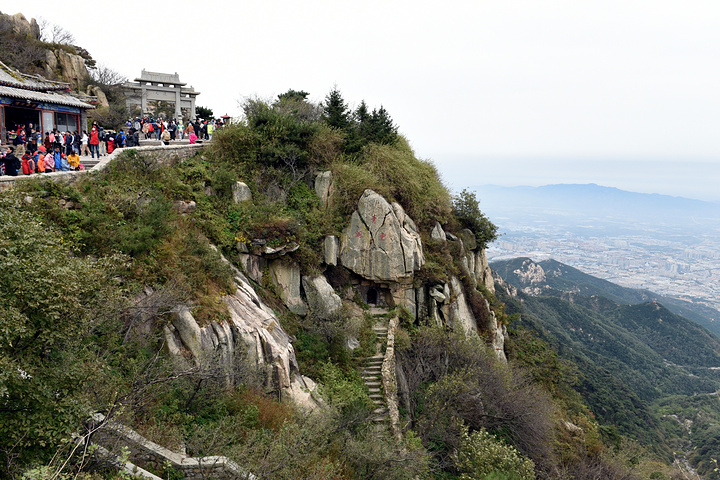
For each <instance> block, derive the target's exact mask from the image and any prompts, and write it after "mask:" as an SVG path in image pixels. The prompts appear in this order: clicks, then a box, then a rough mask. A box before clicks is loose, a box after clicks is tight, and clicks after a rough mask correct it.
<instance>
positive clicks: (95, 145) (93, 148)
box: [88, 125, 100, 158]
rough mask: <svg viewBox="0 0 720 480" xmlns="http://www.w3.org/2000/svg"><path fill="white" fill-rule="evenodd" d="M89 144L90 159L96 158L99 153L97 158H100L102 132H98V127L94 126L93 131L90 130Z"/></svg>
mask: <svg viewBox="0 0 720 480" xmlns="http://www.w3.org/2000/svg"><path fill="white" fill-rule="evenodd" d="M88 143H89V144H90V157H92V158H95V154H96V153H97V158H100V132H98V129H97V125H93V126H92V129H90V140H89V141H88Z"/></svg>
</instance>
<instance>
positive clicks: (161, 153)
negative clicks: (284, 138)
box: [0, 143, 208, 190]
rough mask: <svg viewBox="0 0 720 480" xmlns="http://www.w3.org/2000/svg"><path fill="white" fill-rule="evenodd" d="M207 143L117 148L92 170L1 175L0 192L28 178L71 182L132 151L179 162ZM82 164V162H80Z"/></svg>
mask: <svg viewBox="0 0 720 480" xmlns="http://www.w3.org/2000/svg"><path fill="white" fill-rule="evenodd" d="M207 146H208V144H207V143H196V144H193V145H153V146H147V147H132V148H118V149H116V150H114V151H113V152H112V153H110V154H108V155H105V156H103V157H100V162H98V164H97V165H95V166H94V167H92V168H88V169H87V170H80V171H67V172H51V173H33V174H32V175H18V176H17V177H11V176H9V175H3V176H1V177H0V190H2V189H6V188H12V187H13V186H14V185H15V182H18V181H23V180H25V179H28V178H38V177H42V178H50V179H52V180H56V181H73V180H74V179H75V178H76V177H78V176H79V175H84V174H87V173H91V172H96V171H100V170H103V169H105V168H106V167H107V166H108V165H109V164H110V163H112V161H113V160H115V158H117V156H118V155H120V154H121V153H122V152H126V151H130V150H134V151H136V152H138V153H143V154H147V153H154V154H157V161H158V163H161V164H163V163H167V162H168V161H169V160H171V159H175V158H178V159H180V160H181V161H183V160H187V159H188V158H190V157H192V156H193V155H195V153H197V152H199V151H200V150H202V149H203V148H205V147H207ZM81 162H82V160H81Z"/></svg>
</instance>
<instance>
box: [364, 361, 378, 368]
mask: <svg viewBox="0 0 720 480" xmlns="http://www.w3.org/2000/svg"><path fill="white" fill-rule="evenodd" d="M382 364H383V361H382V360H371V361H369V362H367V363H366V364H365V365H364V366H363V367H365V368H366V367H382Z"/></svg>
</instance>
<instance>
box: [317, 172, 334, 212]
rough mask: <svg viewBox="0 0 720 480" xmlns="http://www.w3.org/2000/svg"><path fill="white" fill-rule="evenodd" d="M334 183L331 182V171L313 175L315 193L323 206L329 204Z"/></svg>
mask: <svg viewBox="0 0 720 480" xmlns="http://www.w3.org/2000/svg"><path fill="white" fill-rule="evenodd" d="M334 189H335V184H334V183H333V177H332V172H329V171H328V172H321V173H318V174H317V176H316V177H315V193H317V196H318V197H320V202H321V203H322V206H323V207H324V208H327V207H328V206H329V205H330V199H331V198H332V194H333V191H334Z"/></svg>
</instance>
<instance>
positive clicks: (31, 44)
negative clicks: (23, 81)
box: [0, 13, 92, 95]
mask: <svg viewBox="0 0 720 480" xmlns="http://www.w3.org/2000/svg"><path fill="white" fill-rule="evenodd" d="M0 35H1V36H2V43H3V45H2V47H3V50H5V52H2V53H1V54H0V56H1V58H0V59H2V60H3V61H4V62H5V63H7V64H8V65H10V66H12V67H14V68H17V69H18V70H20V71H22V72H23V73H29V74H39V75H42V76H44V77H47V78H48V79H50V80H59V81H63V82H67V83H69V84H70V86H71V88H72V89H73V90H74V91H80V90H83V91H84V89H85V87H86V85H87V83H88V79H89V73H88V69H87V62H88V61H90V62H92V59H91V58H90V56H89V54H88V53H87V52H86V51H85V50H83V49H81V48H79V47H75V46H72V45H65V44H62V45H61V44H54V43H48V42H45V41H43V38H42V36H43V32H42V31H41V27H40V25H39V24H38V22H37V21H36V20H35V19H34V18H32V19H30V20H28V19H27V18H25V16H24V15H23V14H22V13H16V14H14V15H9V14H5V13H0ZM13 52H22V55H13V54H12V53H13ZM40 65H41V66H40ZM83 93H84V92H83ZM88 94H91V95H92V93H88Z"/></svg>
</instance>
